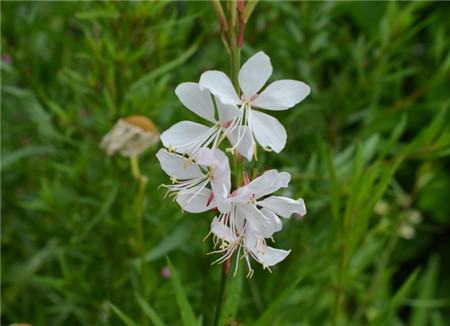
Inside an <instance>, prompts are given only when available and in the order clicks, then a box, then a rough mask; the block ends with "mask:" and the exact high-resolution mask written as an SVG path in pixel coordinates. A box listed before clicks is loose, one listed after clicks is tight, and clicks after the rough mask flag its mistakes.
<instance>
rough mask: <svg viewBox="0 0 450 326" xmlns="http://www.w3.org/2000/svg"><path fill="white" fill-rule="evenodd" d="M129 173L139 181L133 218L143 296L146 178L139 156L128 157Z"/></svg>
mask: <svg viewBox="0 0 450 326" xmlns="http://www.w3.org/2000/svg"><path fill="white" fill-rule="evenodd" d="M130 165H131V174H132V175H133V178H134V179H136V180H137V181H138V182H139V188H138V191H137V193H136V197H135V209H134V212H135V219H136V221H135V222H136V238H137V245H138V255H139V260H140V268H141V280H142V288H143V294H144V297H146V296H147V295H148V286H147V268H146V265H145V259H144V256H145V242H144V232H143V222H142V210H143V207H144V194H145V188H146V187H147V183H148V178H147V176H145V175H142V174H141V170H140V167H139V158H138V157H137V156H131V157H130Z"/></svg>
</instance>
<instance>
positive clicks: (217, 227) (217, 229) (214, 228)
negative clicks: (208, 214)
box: [211, 217, 237, 242]
mask: <svg viewBox="0 0 450 326" xmlns="http://www.w3.org/2000/svg"><path fill="white" fill-rule="evenodd" d="M211 233H212V234H214V235H215V236H217V237H218V238H219V239H221V240H225V241H227V242H234V241H236V240H237V238H236V236H235V235H234V233H233V232H232V231H231V229H230V228H229V227H228V226H226V225H225V224H223V223H222V222H220V221H219V219H218V218H217V217H214V218H213V220H212V222H211Z"/></svg>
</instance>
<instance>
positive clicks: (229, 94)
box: [199, 70, 241, 105]
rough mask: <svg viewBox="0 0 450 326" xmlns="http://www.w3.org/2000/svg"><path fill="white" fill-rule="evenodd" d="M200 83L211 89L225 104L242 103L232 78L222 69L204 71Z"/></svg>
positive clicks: (203, 86) (201, 85)
mask: <svg viewBox="0 0 450 326" xmlns="http://www.w3.org/2000/svg"><path fill="white" fill-rule="evenodd" d="M199 84H200V87H202V88H207V89H209V91H210V92H211V93H213V94H214V95H215V96H217V97H218V98H219V99H220V100H221V101H222V103H224V104H234V105H238V104H240V103H241V100H240V99H239V97H238V95H237V93H236V90H235V89H234V87H233V84H232V83H231V80H230V78H228V76H227V75H225V73H223V72H222V71H218V70H210V71H206V72H204V73H203V74H202V75H201V76H200V81H199Z"/></svg>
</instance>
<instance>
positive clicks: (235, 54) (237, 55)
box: [213, 0, 242, 326]
mask: <svg viewBox="0 0 450 326" xmlns="http://www.w3.org/2000/svg"><path fill="white" fill-rule="evenodd" d="M229 10H230V15H229V16H230V21H229V24H228V27H229V34H230V38H231V55H230V63H231V81H232V83H233V86H234V88H235V89H236V92H237V93H238V94H240V88H239V81H238V75H239V69H240V67H241V49H240V48H239V46H238V42H237V31H236V15H237V3H236V0H233V1H231V2H230V3H229ZM233 170H234V171H235V186H236V188H237V187H239V186H240V184H241V183H242V165H241V164H239V162H238V157H237V154H236V155H234V156H233ZM230 264H231V262H230V261H229V260H228V261H226V262H225V263H224V265H223V268H222V274H221V277H220V287H219V293H218V296H217V305H216V311H215V314H214V323H213V325H214V326H218V325H219V323H220V314H221V312H222V304H223V301H224V297H225V292H226V286H227V280H228V269H229V265H230Z"/></svg>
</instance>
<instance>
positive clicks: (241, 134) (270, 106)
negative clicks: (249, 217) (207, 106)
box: [199, 52, 311, 160]
mask: <svg viewBox="0 0 450 326" xmlns="http://www.w3.org/2000/svg"><path fill="white" fill-rule="evenodd" d="M271 74H272V65H271V63H270V58H269V57H268V56H267V55H266V54H265V53H264V52H258V53H256V54H255V55H254V56H253V57H251V58H250V59H248V60H247V62H245V63H244V65H243V66H242V67H241V69H240V71H239V76H238V79H239V85H240V88H241V90H242V95H241V97H239V96H238V94H237V93H236V90H235V89H234V87H233V85H232V83H231V81H230V79H229V78H228V77H227V75H226V74H224V73H223V72H221V71H216V70H213V71H206V72H204V73H203V74H202V75H201V77H200V82H199V84H200V86H201V87H202V88H206V89H208V90H209V91H210V92H211V93H212V94H214V95H215V96H216V97H218V98H219V99H220V101H221V102H222V103H225V104H229V105H238V106H240V107H241V112H240V113H241V114H240V116H239V117H238V118H237V119H236V123H234V124H233V127H231V128H230V129H231V131H230V133H232V135H231V136H230V140H231V142H232V144H233V145H234V146H233V148H237V149H238V150H239V152H240V153H241V154H242V155H243V156H245V157H246V158H247V159H249V160H251V158H252V156H253V155H254V154H256V153H255V145H254V144H255V140H254V139H256V141H257V142H258V143H259V144H260V145H261V146H262V147H263V148H265V149H266V150H273V151H275V152H277V153H279V152H280V151H281V150H282V149H283V148H284V146H285V145H286V138H287V135H286V130H285V129H284V127H283V125H281V123H280V122H279V121H278V120H277V119H276V118H274V117H272V116H270V115H268V114H265V113H263V112H260V111H257V110H255V109H254V108H261V109H266V110H273V111H280V110H287V109H289V108H291V107H293V106H295V105H296V104H298V103H299V102H301V101H302V100H303V99H304V98H305V97H306V96H308V95H309V93H310V91H311V90H310V87H309V86H308V85H306V84H305V83H303V82H300V81H296V80H288V79H285V80H278V81H275V82H273V83H271V84H269V85H268V86H267V87H266V88H265V89H264V90H263V91H261V89H262V88H263V87H264V85H265V84H266V82H267V80H268V79H269V77H270V75H271ZM260 91H261V92H260ZM258 92H259V93H258Z"/></svg>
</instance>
